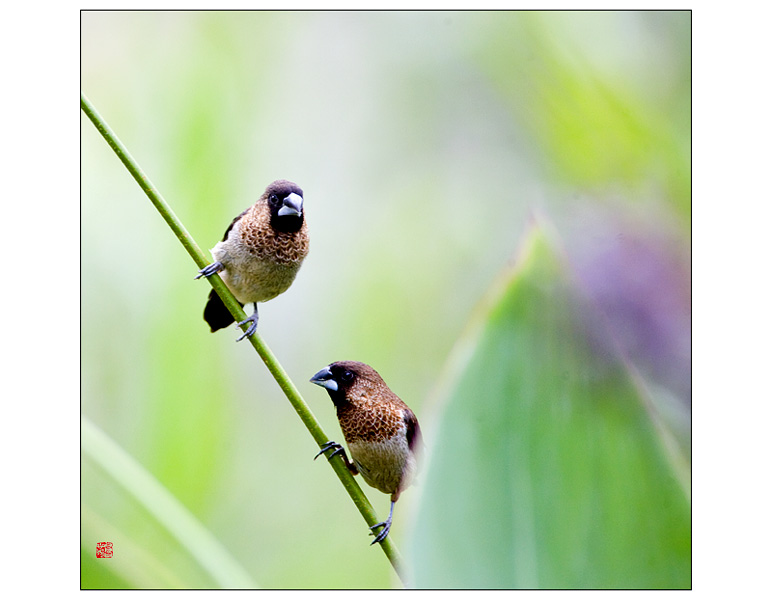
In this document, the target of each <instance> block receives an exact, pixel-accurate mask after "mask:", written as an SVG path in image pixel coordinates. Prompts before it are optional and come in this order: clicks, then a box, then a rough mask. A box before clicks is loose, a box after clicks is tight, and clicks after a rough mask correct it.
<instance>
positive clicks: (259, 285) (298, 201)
mask: <svg viewBox="0 0 772 600" xmlns="http://www.w3.org/2000/svg"><path fill="white" fill-rule="evenodd" d="M308 246H309V238H308V226H307V223H306V219H305V213H304V211H303V190H301V189H300V188H299V187H298V186H297V185H296V184H294V183H292V182H291V181H286V180H284V179H279V180H277V181H274V182H273V183H271V184H270V185H269V186H268V187H267V188H266V189H265V192H263V194H262V195H261V196H260V198H258V200H257V202H255V204H254V205H252V206H251V207H249V208H248V209H246V210H245V211H244V212H242V213H241V214H240V215H239V216H237V217H236V218H235V219H233V221H232V222H231V224H230V225H229V226H228V229H226V230H225V235H224V236H223V238H222V241H221V242H218V243H217V244H216V245H215V247H214V248H212V250H211V252H212V257H213V258H214V262H213V263H211V264H210V265H207V266H206V267H204V268H203V269H201V270H200V271H199V272H198V275H196V277H195V279H199V278H201V277H211V276H212V275H214V274H215V273H221V277H222V279H223V281H224V282H225V285H226V286H228V289H229V290H230V291H231V292H233V295H234V296H235V297H236V299H237V300H238V301H239V304H241V306H244V305H245V304H248V303H252V304H254V307H255V310H254V312H253V313H252V315H250V316H249V317H247V318H246V319H244V320H243V321H241V322H240V323H238V325H239V326H241V325H244V324H246V323H249V327H248V328H247V330H246V331H245V332H244V333H243V334H242V335H241V337H239V338H238V339H237V340H236V341H237V342H238V341H241V340H243V339H244V338H245V337H249V336H251V335H253V334H254V333H255V331H256V330H257V320H258V313H257V303H258V302H267V301H268V300H271V299H273V298H275V297H276V296H278V295H279V294H281V293H283V292H285V291H287V289H288V288H289V286H290V285H291V284H292V282H293V281H294V280H295V276H296V275H297V272H298V269H300V265H301V264H302V263H303V260H304V259H305V257H306V256H307V255H308ZM204 320H205V321H206V322H207V323H208V324H209V327H210V328H211V330H212V332H215V331H217V330H218V329H223V328H224V327H227V326H228V325H230V324H231V323H233V322H234V321H235V320H236V319H234V318H233V315H231V313H230V311H229V310H228V309H227V307H226V306H225V304H224V303H223V301H222V299H221V298H220V296H219V295H218V294H217V292H215V290H214V289H212V290H210V292H209V300H208V301H207V303H206V306H205V308H204Z"/></svg>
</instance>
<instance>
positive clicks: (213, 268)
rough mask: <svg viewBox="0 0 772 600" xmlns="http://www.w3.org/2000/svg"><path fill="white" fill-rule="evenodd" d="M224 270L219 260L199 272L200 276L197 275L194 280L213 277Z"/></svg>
mask: <svg viewBox="0 0 772 600" xmlns="http://www.w3.org/2000/svg"><path fill="white" fill-rule="evenodd" d="M222 270H223V266H222V263H221V262H220V261H219V260H218V261H215V262H213V263H212V264H211V265H207V266H205V267H204V268H203V269H201V270H199V272H198V275H196V276H195V277H194V279H201V278H202V277H211V276H212V275H214V274H215V273H219V272H220V271H222Z"/></svg>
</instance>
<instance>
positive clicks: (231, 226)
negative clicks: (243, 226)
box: [222, 209, 249, 242]
mask: <svg viewBox="0 0 772 600" xmlns="http://www.w3.org/2000/svg"><path fill="white" fill-rule="evenodd" d="M247 210H249V209H247ZM247 210H245V211H244V212H243V213H241V214H240V215H239V216H238V217H236V218H235V219H233V221H231V224H230V225H228V229H226V230H225V235H224V236H222V241H223V242H224V241H225V240H227V239H228V234H229V233H230V232H231V229H233V226H234V225H235V224H236V221H238V220H239V219H240V218H241V217H243V216H244V214H245V213H246V212H247Z"/></svg>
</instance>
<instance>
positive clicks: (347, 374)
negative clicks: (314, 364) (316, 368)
mask: <svg viewBox="0 0 772 600" xmlns="http://www.w3.org/2000/svg"><path fill="white" fill-rule="evenodd" d="M340 378H341V380H342V381H344V382H346V383H351V382H352V381H354V374H353V373H352V372H351V371H348V370H346V371H343V373H341V375H340Z"/></svg>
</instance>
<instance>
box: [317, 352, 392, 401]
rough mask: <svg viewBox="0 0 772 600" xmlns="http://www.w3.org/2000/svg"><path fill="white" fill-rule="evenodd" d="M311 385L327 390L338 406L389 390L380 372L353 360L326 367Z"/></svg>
mask: <svg viewBox="0 0 772 600" xmlns="http://www.w3.org/2000/svg"><path fill="white" fill-rule="evenodd" d="M311 383H315V384H316V385H320V386H322V387H323V388H325V389H326V390H327V393H329V394H330V398H331V399H332V401H333V402H334V403H335V404H336V405H340V404H342V403H344V402H347V401H351V400H355V399H356V397H359V396H370V395H371V394H373V393H377V392H381V391H382V390H383V389H384V388H385V389H386V390H388V387H387V386H386V384H385V383H384V381H383V379H382V378H381V376H380V375H379V374H378V371H376V370H375V369H373V368H372V367H371V366H369V365H366V364H365V363H361V362H356V361H353V360H344V361H339V362H334V363H332V364H331V365H328V366H326V367H325V368H324V369H322V370H321V371H319V372H318V373H317V374H316V375H314V376H313V377H312V378H311ZM389 393H390V392H389Z"/></svg>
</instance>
